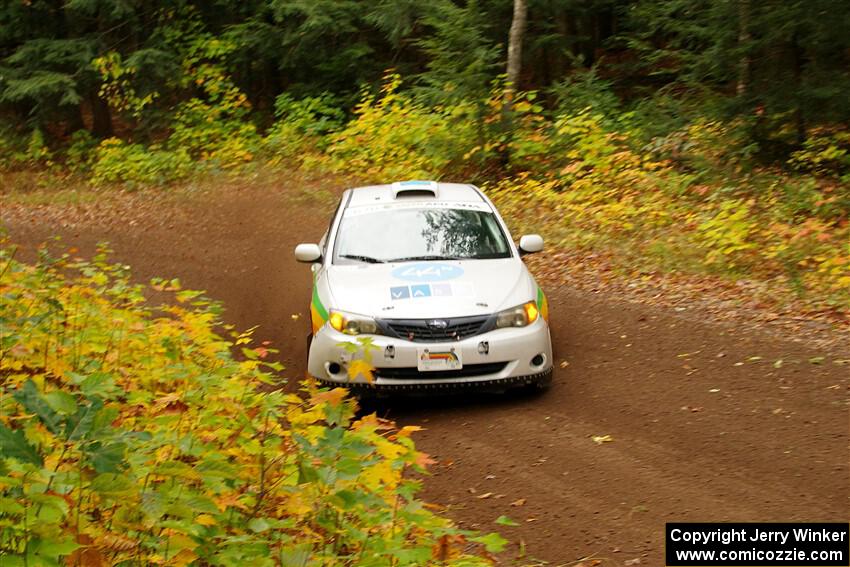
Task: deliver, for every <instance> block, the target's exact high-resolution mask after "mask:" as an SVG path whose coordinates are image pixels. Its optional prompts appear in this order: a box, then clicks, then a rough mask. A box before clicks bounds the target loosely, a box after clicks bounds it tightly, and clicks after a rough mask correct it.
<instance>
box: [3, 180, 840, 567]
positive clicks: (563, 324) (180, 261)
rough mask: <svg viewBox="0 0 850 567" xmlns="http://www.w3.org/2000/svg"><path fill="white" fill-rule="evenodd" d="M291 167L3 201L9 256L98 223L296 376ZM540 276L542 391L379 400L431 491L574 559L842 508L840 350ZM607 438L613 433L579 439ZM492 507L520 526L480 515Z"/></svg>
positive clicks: (492, 513)
mask: <svg viewBox="0 0 850 567" xmlns="http://www.w3.org/2000/svg"><path fill="white" fill-rule="evenodd" d="M305 183H306V184H307V187H308V189H307V191H306V192H307V193H309V183H311V182H305V181H303V180H298V179H293V180H292V181H291V186H290V187H286V186H269V185H268V184H265V185H264V186H263V187H261V188H254V189H247V188H244V187H241V188H240V187H235V186H234V187H227V188H222V189H220V190H216V191H213V192H211V193H210V192H205V193H204V192H202V193H199V194H195V195H193V194H182V195H171V196H159V195H156V194H147V193H146V194H135V195H130V196H126V195H125V196H119V197H116V198H113V199H109V200H108V201H105V202H104V204H101V205H98V206H94V205H91V206H85V207H82V208H65V209H62V208H59V207H41V208H29V209H27V210H21V209H18V208H13V207H11V206H9V207H4V209H5V210H4V211H2V216H3V219H4V222H5V224H6V226H7V228H8V231H9V234H10V236H11V239H12V240H13V241H14V242H18V243H21V244H23V245H24V246H25V255H26V252H27V251H29V254H32V250H33V248H34V246H35V244H36V243H38V242H40V241H42V240H44V239H46V238H47V237H49V236H51V235H61V236H62V237H63V242H64V246H65V247H70V246H75V247H77V248H79V249H80V251H81V252H82V253H88V252H90V251H91V250H92V249H93V247H94V245H95V243H96V242H98V241H100V240H108V241H110V243H111V244H112V247H113V248H114V250H115V258H116V259H117V260H118V261H121V262H124V263H127V264H130V265H131V266H132V267H133V269H134V271H135V274H136V276H137V277H139V278H140V279H147V278H150V277H152V276H168V277H179V278H180V279H181V280H182V282H183V284H184V286H186V287H191V288H200V289H205V290H207V291H208V293H209V295H210V296H212V297H214V298H216V299H220V300H222V301H224V302H225V305H226V307H227V311H226V318H227V319H228V320H229V321H230V322H233V323H236V324H238V325H239V326H241V327H243V328H245V327H250V326H254V325H259V326H260V327H259V329H258V331H257V334H258V336H259V337H260V338H262V339H269V340H272V341H273V342H274V343H275V345H276V346H278V347H279V348H280V349H281V350H282V352H283V353H285V356H283V359H284V362H285V363H286V364H287V367H288V369H287V374H288V376H290V377H292V378H297V377H298V376H300V375H301V374H302V373H303V369H304V366H305V352H304V348H305V341H304V337H305V335H306V334H307V331H308V320H309V312H308V310H307V306H308V301H309V285H310V276H309V270H308V269H307V268H306V267H305V266H302V265H299V264H297V263H296V262H295V261H294V259H293V258H292V249H293V247H294V246H295V244H296V243H298V242H300V241H316V240H317V239H318V238H319V237H320V236H321V234H322V233H323V231H324V230H325V227H326V224H327V220H328V215H329V214H330V210H329V208H330V207H329V205H328V203H327V202H326V201H325V200H316V201H312V202H311V201H309V200H307V201H304V200H303V199H301V200H300V201H299V203H300V204H297V205H293V204H292V199H291V195H292V194H293V191H294V190H295V187H296V186H298V193H299V194H304V193H305V190H304V188H303V186H302V185H304V184H305ZM317 186H318V185H317ZM547 291H548V294H549V297H550V305H551V307H550V309H551V311H552V321H553V339H554V342H555V350H556V358H557V361H558V362H561V361H564V362H565V364H563V365H561V364H559V365H558V366H557V367H556V372H555V379H554V385H553V388H552V389H551V391H549V392H548V393H546V394H544V395H543V396H539V397H516V396H501V397H499V396H475V395H467V396H464V397H462V398H450V399H437V400H415V401H407V402H397V403H393V404H392V405H391V407H389V408H388V411H389V413H390V415H391V416H392V417H394V418H395V419H397V420H398V421H399V422H401V423H405V424H407V423H416V424H419V425H422V426H424V427H425V428H426V430H425V431H423V432H421V433H419V434H417V436H416V441H417V444H418V447H419V448H420V449H422V450H423V451H425V452H427V453H429V454H430V455H431V456H432V457H434V458H436V459H437V460H438V461H439V463H438V464H437V465H435V466H434V467H433V474H432V476H431V477H430V478H428V479H427V480H426V482H425V490H424V497H425V498H426V499H427V500H429V501H432V502H435V503H438V504H442V505H444V506H447V507H448V514H449V515H451V516H452V517H453V518H455V519H456V520H457V521H459V522H461V523H462V524H463V525H464V526H465V527H474V528H480V529H482V530H493V529H497V528H498V530H499V531H501V532H502V533H503V534H504V535H505V536H506V537H508V538H509V539H511V540H512V541H515V542H519V541H521V540H522V541H524V542H525V545H526V549H527V554H528V556H529V557H535V558H538V559H541V560H548V561H549V562H551V563H552V564H556V565H558V564H572V563H574V562H576V561H577V560H579V559H581V558H586V557H591V558H596V559H599V560H602V564H603V565H622V564H630V565H634V564H637V563H635V562H634V560H635V559H639V560H640V564H641V565H663V563H664V560H663V533H664V523H665V522H668V521H830V520H832V521H838V520H842V521H846V520H847V518H848V517H850V514H848V510H850V500H848V498H850V467H848V453H847V448H848V438H850V431H848V429H850V417H849V416H850V414H849V413H848V400H847V397H848V391H850V390H848V388H850V366H848V365H841V364H837V363H836V360H839V359H841V358H848V356H847V355H848V353H838V352H833V353H830V352H818V351H812V350H807V349H806V348H805V347H803V346H800V344H798V343H794V342H791V341H784V340H780V339H777V338H771V337H767V336H758V335H753V334H746V333H744V332H743V331H738V330H735V329H730V328H728V327H722V326H719V325H717V324H714V323H711V322H707V321H699V320H693V319H689V318H686V317H684V316H683V315H682V314H680V313H676V312H673V311H667V310H662V309H658V308H652V307H646V306H641V305H635V304H631V303H628V302H627V301H626V299H625V298H621V297H603V296H601V294H592V293H584V292H578V291H575V290H571V289H568V288H564V287H561V288H551V287H550V288H549V289H548V290H547ZM294 314H299V315H300V317H298V318H297V319H295V318H293V317H292V316H293V315H294ZM819 357H823V358H819ZM779 360H781V361H782V362H781V363H779V362H776V361H779ZM839 362H840V360H839ZM605 435H608V436H610V439H612V441H610V442H605V443H597V442H595V441H594V440H593V437H594V436H605ZM501 515H507V516H509V517H511V518H513V519H514V520H516V521H517V522H518V523H519V524H520V525H519V526H518V527H503V526H497V525H495V524H494V520H496V518H498V517H499V516H501ZM626 562H629V563H626ZM587 564H588V565H589V564H592V563H591V562H588V563H587Z"/></svg>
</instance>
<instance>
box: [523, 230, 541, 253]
mask: <svg viewBox="0 0 850 567" xmlns="http://www.w3.org/2000/svg"><path fill="white" fill-rule="evenodd" d="M541 250H543V237H542V236H540V235H539V234H524V235H523V236H522V238H520V239H519V255H520V256H525V255H526V254H534V253H535V252H540V251H541Z"/></svg>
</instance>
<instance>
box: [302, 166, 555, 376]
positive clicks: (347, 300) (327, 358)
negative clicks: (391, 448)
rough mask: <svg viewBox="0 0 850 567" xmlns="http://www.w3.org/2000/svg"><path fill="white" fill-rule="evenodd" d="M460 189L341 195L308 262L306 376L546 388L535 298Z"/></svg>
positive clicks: (541, 302)
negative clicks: (309, 320) (309, 297)
mask: <svg viewBox="0 0 850 567" xmlns="http://www.w3.org/2000/svg"><path fill="white" fill-rule="evenodd" d="M542 249H543V239H542V238H541V237H540V236H538V235H535V234H532V235H526V236H523V237H522V238H521V239H520V241H519V245H518V246H515V245H514V243H513V241H512V240H511V237H510V234H509V233H508V229H507V227H506V226H505V223H504V221H503V220H502V219H501V217H499V215H498V213H497V212H496V210H495V207H494V206H493V204H492V203H491V202H490V200H489V199H488V198H487V197H486V196H485V195H484V194H483V193H482V192H481V191H480V190H479V189H478V188H477V187H474V186H472V185H465V184H458V183H436V182H433V181H403V182H398V183H393V184H392V185H376V186H370V187H360V188H357V189H349V190H347V191H345V192H344V193H343V195H342V199H341V201H340V203H339V206H338V207H337V210H336V213H335V215H334V217H333V219H332V220H331V224H330V227H329V229H328V231H327V232H326V233H325V235H324V237H323V238H322V240H321V241H320V242H319V244H299V245H298V246H297V247H296V249H295V257H296V259H297V260H298V261H300V262H307V263H311V264H312V270H313V297H312V302H311V304H310V313H311V318H312V324H313V334H312V338H311V341H310V348H309V350H310V352H309V361H308V372H309V373H310V374H311V375H312V376H314V377H316V378H317V379H318V380H319V381H321V382H322V383H325V384H328V385H345V386H347V387H349V388H354V389H355V390H358V389H366V390H373V389H378V390H382V391H386V390H420V389H426V390H428V389H430V390H434V389H445V388H458V387H467V388H468V387H474V388H482V389H488V390H505V389H508V388H511V387H513V386H532V387H535V386H536V387H540V388H544V387H546V386H547V385H548V384H549V382H550V381H551V377H552V343H551V340H550V337H549V324H548V318H549V313H548V307H547V303H546V296H545V295H544V293H543V290H542V289H540V287H539V286H538V285H537V283H536V282H535V281H534V278H533V277H532V276H531V274H530V273H529V271H528V269H527V268H526V266H525V264H524V263H523V261H522V260H521V256H522V255H524V254H530V253H532V252H539V251H540V250H542Z"/></svg>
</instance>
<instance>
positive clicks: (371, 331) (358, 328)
mask: <svg viewBox="0 0 850 567" xmlns="http://www.w3.org/2000/svg"><path fill="white" fill-rule="evenodd" d="M328 323H330V326H331V327H333V328H334V329H336V330H337V331H339V332H340V333H345V334H346V335H375V334H378V333H379V331H378V325H377V323H375V320H374V319H370V318H369V317H364V316H362V315H355V314H353V313H346V312H344V311H337V310H335V309H331V312H330V316H329V317H328Z"/></svg>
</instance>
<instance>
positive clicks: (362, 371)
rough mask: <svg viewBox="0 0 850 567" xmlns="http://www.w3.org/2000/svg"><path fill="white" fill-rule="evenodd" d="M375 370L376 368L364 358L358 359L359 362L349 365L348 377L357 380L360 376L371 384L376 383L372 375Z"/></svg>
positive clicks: (352, 362)
mask: <svg viewBox="0 0 850 567" xmlns="http://www.w3.org/2000/svg"><path fill="white" fill-rule="evenodd" d="M374 369H375V367H374V366H372V365H371V364H369V363H368V362H366V361H365V360H363V359H362V358H358V359H357V360H352V361H351V364H349V365H348V377H349V378H350V379H351V380H353V379H355V378H357V375H358V374H359V375H362V376H363V378H365V379H366V381H367V382H369V383H370V384H371V383H373V382H374V381H375V377H374V376H373V375H372V371H373V370H374Z"/></svg>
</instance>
